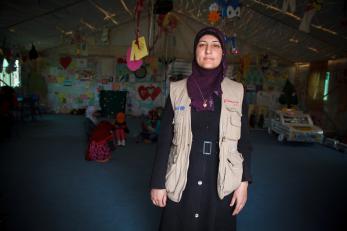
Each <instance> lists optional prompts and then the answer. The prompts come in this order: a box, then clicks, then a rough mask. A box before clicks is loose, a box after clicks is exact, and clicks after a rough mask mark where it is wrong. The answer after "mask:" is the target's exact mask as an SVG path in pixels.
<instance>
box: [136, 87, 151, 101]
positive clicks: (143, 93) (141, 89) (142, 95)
mask: <svg viewBox="0 0 347 231" xmlns="http://www.w3.org/2000/svg"><path fill="white" fill-rule="evenodd" d="M137 91H138V92H139V95H140V98H141V99H142V100H146V99H147V98H148V97H149V93H148V90H147V88H146V87H144V86H142V85H141V86H140V87H139V88H138V89H137Z"/></svg>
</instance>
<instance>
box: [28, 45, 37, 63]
mask: <svg viewBox="0 0 347 231" xmlns="http://www.w3.org/2000/svg"><path fill="white" fill-rule="evenodd" d="M38 57H39V54H38V53H37V51H36V48H35V46H34V44H32V45H31V50H30V51H29V59H30V60H34V59H37V58H38Z"/></svg>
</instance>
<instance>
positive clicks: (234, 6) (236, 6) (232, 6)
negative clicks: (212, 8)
mask: <svg viewBox="0 0 347 231" xmlns="http://www.w3.org/2000/svg"><path fill="white" fill-rule="evenodd" d="M225 11H226V13H225V14H226V17H227V18H229V19H232V18H235V17H237V18H240V17H241V4H240V2H239V0H231V1H228V3H227V5H226V6H225Z"/></svg>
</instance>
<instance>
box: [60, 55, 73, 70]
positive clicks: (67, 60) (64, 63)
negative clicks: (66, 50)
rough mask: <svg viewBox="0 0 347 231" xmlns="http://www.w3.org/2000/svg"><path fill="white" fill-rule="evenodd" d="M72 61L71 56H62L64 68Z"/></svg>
mask: <svg viewBox="0 0 347 231" xmlns="http://www.w3.org/2000/svg"><path fill="white" fill-rule="evenodd" d="M71 61H72V59H71V57H70V56H66V57H61V58H60V64H61V65H62V66H63V68H64V69H66V68H67V67H68V66H69V65H70V63H71Z"/></svg>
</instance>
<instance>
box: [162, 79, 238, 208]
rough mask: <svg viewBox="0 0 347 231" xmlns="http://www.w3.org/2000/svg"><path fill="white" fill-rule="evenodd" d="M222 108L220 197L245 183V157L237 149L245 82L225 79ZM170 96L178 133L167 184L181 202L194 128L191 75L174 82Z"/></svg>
mask: <svg viewBox="0 0 347 231" xmlns="http://www.w3.org/2000/svg"><path fill="white" fill-rule="evenodd" d="M221 86H222V92H223V94H222V109H221V115H220V124H219V150H220V152H219V167H218V179H217V191H218V196H219V198H220V199H223V198H224V197H225V196H226V195H228V194H230V193H232V192H233V191H234V190H235V189H236V188H237V187H238V186H239V185H240V183H241V178H242V169H243V168H242V162H243V157H242V154H240V153H239V152H238V151H237V142H238V140H239V139H240V134H241V116H242V113H241V112H242V100H243V86H242V84H240V83H237V82H235V81H232V80H230V79H228V78H225V79H224V80H223V82H222V85H221ZM170 97H171V103H172V106H173V110H174V121H173V124H174V137H173V140H172V145H171V148H170V154H169V160H168V165H167V172H166V182H165V187H166V190H167V193H168V197H169V198H170V199H171V200H172V201H175V202H179V201H180V200H181V197H182V193H183V191H184V189H185V187H186V183H187V174H188V167H189V154H190V149H191V144H192V140H193V135H192V131H191V111H190V106H189V105H190V103H191V100H190V98H189V96H188V91H187V79H184V80H181V81H178V82H172V83H171V85H170Z"/></svg>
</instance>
